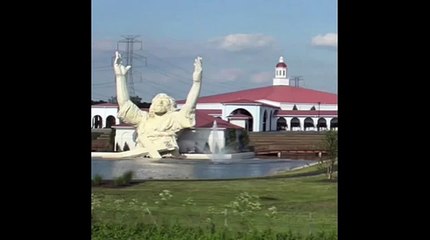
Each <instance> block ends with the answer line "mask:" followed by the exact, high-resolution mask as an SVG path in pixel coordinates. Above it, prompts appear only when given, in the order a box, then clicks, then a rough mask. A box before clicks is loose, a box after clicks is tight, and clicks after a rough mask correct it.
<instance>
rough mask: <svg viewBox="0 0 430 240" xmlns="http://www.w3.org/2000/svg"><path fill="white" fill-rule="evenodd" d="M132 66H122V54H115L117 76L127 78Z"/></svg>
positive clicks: (114, 65)
mask: <svg viewBox="0 0 430 240" xmlns="http://www.w3.org/2000/svg"><path fill="white" fill-rule="evenodd" d="M130 68H131V66H127V67H125V66H124V65H122V58H121V54H119V52H118V51H116V52H115V60H114V61H113V70H114V72H115V75H117V76H125V75H126V74H127V71H128V70H129V69H130Z"/></svg>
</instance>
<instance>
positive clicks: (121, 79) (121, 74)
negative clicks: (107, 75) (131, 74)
mask: <svg viewBox="0 0 430 240" xmlns="http://www.w3.org/2000/svg"><path fill="white" fill-rule="evenodd" d="M130 68H131V66H127V67H125V66H124V65H122V58H121V54H119V52H118V51H116V52H115V60H114V62H113V70H114V72H115V78H116V97H117V101H118V105H119V107H120V108H121V106H123V105H124V104H125V102H127V101H128V100H129V99H130V96H129V95H128V89H127V83H126V77H125V76H126V75H127V72H128V70H129V69H130Z"/></svg>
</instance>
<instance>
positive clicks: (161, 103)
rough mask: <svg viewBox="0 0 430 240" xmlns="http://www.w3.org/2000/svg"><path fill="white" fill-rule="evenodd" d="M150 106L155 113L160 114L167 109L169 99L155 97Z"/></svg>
mask: <svg viewBox="0 0 430 240" xmlns="http://www.w3.org/2000/svg"><path fill="white" fill-rule="evenodd" d="M151 108H152V109H153V111H154V113H155V114H157V115H162V114H164V113H166V112H167V111H169V109H170V101H169V99H168V98H166V97H161V98H157V99H155V100H154V101H153V102H152V104H151Z"/></svg>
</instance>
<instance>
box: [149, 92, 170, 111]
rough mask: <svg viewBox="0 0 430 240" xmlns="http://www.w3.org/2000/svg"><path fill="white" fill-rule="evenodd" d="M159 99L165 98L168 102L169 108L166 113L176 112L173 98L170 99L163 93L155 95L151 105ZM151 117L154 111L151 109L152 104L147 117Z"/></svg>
mask: <svg viewBox="0 0 430 240" xmlns="http://www.w3.org/2000/svg"><path fill="white" fill-rule="evenodd" d="M159 98H167V99H168V100H169V107H168V109H167V112H174V111H176V101H175V99H174V98H172V97H171V96H169V95H167V94H165V93H159V94H157V95H155V97H154V98H153V99H152V103H154V102H155V101H156V100H157V99H159ZM153 115H154V109H153V108H152V104H151V106H150V107H149V116H153Z"/></svg>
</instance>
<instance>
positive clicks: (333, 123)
mask: <svg viewBox="0 0 430 240" xmlns="http://www.w3.org/2000/svg"><path fill="white" fill-rule="evenodd" d="M330 129H337V117H334V118H333V119H331V120H330Z"/></svg>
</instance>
